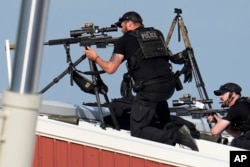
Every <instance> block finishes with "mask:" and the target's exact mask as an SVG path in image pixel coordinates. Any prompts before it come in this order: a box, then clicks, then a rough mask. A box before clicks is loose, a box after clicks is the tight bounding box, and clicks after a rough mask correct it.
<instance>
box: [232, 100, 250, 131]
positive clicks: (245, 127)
mask: <svg viewBox="0 0 250 167" xmlns="http://www.w3.org/2000/svg"><path fill="white" fill-rule="evenodd" d="M239 102H247V104H248V105H249V108H250V97H241V98H240V99H239ZM233 126H234V128H235V129H239V130H240V131H242V132H246V131H249V130H250V111H249V115H248V117H247V119H246V121H244V122H243V121H241V122H236V123H235V124H234V125H233Z"/></svg>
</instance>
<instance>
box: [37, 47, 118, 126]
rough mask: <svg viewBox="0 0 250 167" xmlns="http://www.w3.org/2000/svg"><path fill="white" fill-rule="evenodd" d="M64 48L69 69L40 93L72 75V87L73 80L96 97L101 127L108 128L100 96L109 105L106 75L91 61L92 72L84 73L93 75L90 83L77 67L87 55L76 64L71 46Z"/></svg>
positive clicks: (111, 112)
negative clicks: (104, 79) (72, 56)
mask: <svg viewBox="0 0 250 167" xmlns="http://www.w3.org/2000/svg"><path fill="white" fill-rule="evenodd" d="M64 48H65V50H66V55H67V63H69V67H68V68H67V69H66V70H64V71H63V72H62V73H61V74H59V75H58V76H57V77H56V78H54V79H53V80H52V82H50V83H49V84H48V85H47V86H45V87H44V88H43V89H42V90H41V91H40V92H39V93H44V92H45V91H47V90H48V89H49V88H50V87H52V86H53V85H54V84H56V83H57V82H59V80H60V79H62V78H63V77H64V76H65V75H66V74H70V75H71V79H70V82H71V85H73V80H74V81H75V82H76V84H77V85H78V86H79V87H80V88H81V89H82V90H83V91H84V92H86V93H91V94H95V95H96V101H97V106H98V111H99V117H100V122H101V125H100V126H101V127H102V128H103V129H105V128H106V126H105V122H104V119H103V112H102V106H101V100H100V96H99V94H100V93H101V94H103V95H104V98H105V100H106V103H107V104H109V103H110V102H109V98H108V95H107V91H108V88H107V86H106V85H105V84H104V82H103V81H102V79H101V76H100V74H101V73H104V71H98V69H97V67H96V64H95V63H94V62H93V61H92V60H89V66H90V71H89V72H83V73H84V74H87V75H91V76H92V81H89V80H88V79H86V78H84V77H83V76H81V75H80V74H78V73H77V70H76V68H75V67H76V66H77V65H78V64H80V63H81V62H82V61H83V60H84V59H85V58H86V55H82V56H81V57H80V58H79V59H78V60H76V61H75V62H74V63H73V62H72V60H71V56H70V47H69V44H64ZM109 110H110V115H111V118H112V120H113V123H114V125H115V128H116V129H117V130H119V129H120V128H119V126H118V122H117V120H116V117H115V114H114V111H113V109H112V108H111V107H109Z"/></svg>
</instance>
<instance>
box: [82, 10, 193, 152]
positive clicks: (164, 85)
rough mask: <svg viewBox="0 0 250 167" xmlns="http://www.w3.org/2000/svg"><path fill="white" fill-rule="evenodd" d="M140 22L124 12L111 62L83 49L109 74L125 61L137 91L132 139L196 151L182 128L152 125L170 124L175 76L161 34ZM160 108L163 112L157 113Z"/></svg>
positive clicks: (132, 123)
mask: <svg viewBox="0 0 250 167" xmlns="http://www.w3.org/2000/svg"><path fill="white" fill-rule="evenodd" d="M142 22H143V21H142V18H141V16H140V15H139V14H138V13H136V12H134V11H131V12H127V13H125V14H124V15H123V16H122V17H121V18H120V19H119V21H118V22H117V23H116V25H117V26H118V27H120V28H121V31H122V32H123V33H124V35H123V36H121V37H120V38H119V39H118V40H117V41H116V43H115V46H114V50H113V54H112V56H111V58H110V60H109V61H105V60H103V59H102V58H100V57H99V56H98V55H97V53H96V51H94V50H93V49H91V48H90V47H88V48H87V49H86V50H85V53H86V56H87V57H88V58H89V59H91V60H94V61H95V63H97V64H98V65H99V66H100V67H101V68H102V69H103V70H104V71H105V72H107V73H109V74H112V73H114V72H115V71H116V70H117V69H118V67H119V66H120V64H121V63H122V62H124V61H125V60H126V61H127V68H128V73H129V74H130V76H131V82H132V85H133V89H134V91H135V92H136V95H135V98H134V101H133V104H132V108H131V118H130V130H131V135H132V136H135V137H139V138H143V139H149V140H153V141H157V142H161V143H166V144H170V145H175V144H176V143H180V144H183V145H186V146H188V147H190V148H191V149H193V150H197V151H198V148H197V146H196V143H195V141H194V140H193V138H192V137H191V135H190V133H189V131H188V129H187V128H186V127H185V126H183V127H182V128H180V130H179V131H177V132H176V131H174V130H171V129H168V130H167V129H164V128H162V129H159V128H156V127H154V126H153V125H152V124H153V118H154V117H155V116H158V118H159V119H160V121H161V123H162V124H166V123H168V122H169V121H170V112H169V108H168V103H167V100H168V99H169V98H170V97H171V96H172V95H173V93H174V91H175V85H176V77H175V76H174V73H173V72H172V69H171V66H170V63H169V57H168V56H167V55H168V53H167V50H166V48H165V47H164V37H163V34H162V33H161V32H160V31H159V30H157V29H154V28H152V27H151V28H146V27H144V25H143V23H142ZM159 105H160V106H161V109H162V110H161V111H162V112H160V113H156V109H157V107H159Z"/></svg>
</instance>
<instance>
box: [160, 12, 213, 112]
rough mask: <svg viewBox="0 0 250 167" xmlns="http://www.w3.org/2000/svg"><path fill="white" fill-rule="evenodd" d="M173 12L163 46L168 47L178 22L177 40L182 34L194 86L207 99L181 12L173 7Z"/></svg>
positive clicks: (203, 98)
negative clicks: (174, 14)
mask: <svg viewBox="0 0 250 167" xmlns="http://www.w3.org/2000/svg"><path fill="white" fill-rule="evenodd" d="M174 12H175V13H176V14H177V15H176V16H175V18H174V20H173V22H172V24H171V26H170V30H169V32H168V35H167V38H166V42H165V47H166V48H167V47H168V44H169V41H170V39H171V37H172V34H173V31H174V28H175V25H176V24H177V23H178V24H177V25H178V41H179V42H180V39H181V35H182V37H183V41H184V43H185V47H186V51H187V54H188V58H189V61H190V64H191V68H192V73H193V76H194V79H195V82H196V87H197V89H198V92H199V95H200V98H201V100H209V98H208V94H207V91H206V89H205V84H204V82H203V80H202V77H201V74H200V71H199V68H198V65H197V62H196V60H195V57H194V51H193V48H192V46H191V43H190V40H189V37H188V31H187V28H186V26H185V25H184V21H183V19H182V17H181V15H180V14H181V13H182V10H181V9H177V8H175V11H174ZM180 31H181V34H180ZM204 96H205V97H204ZM208 107H209V108H210V109H211V108H212V105H211V104H210V103H208Z"/></svg>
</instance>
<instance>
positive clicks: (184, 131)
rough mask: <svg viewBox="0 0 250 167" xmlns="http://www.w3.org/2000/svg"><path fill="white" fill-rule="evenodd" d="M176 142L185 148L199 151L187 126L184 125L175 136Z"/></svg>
mask: <svg viewBox="0 0 250 167" xmlns="http://www.w3.org/2000/svg"><path fill="white" fill-rule="evenodd" d="M174 141H175V142H176V143H179V144H182V145H184V146H187V147H190V148H191V149H192V150H194V151H199V149H198V147H197V145H196V142H195V140H194V139H193V137H192V136H191V134H190V131H189V129H188V128H187V127H186V125H183V126H182V127H181V128H180V129H179V130H178V131H177V132H176V133H175V134H174Z"/></svg>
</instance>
